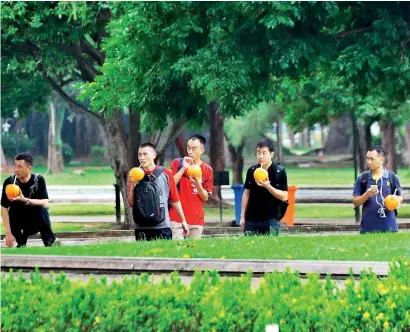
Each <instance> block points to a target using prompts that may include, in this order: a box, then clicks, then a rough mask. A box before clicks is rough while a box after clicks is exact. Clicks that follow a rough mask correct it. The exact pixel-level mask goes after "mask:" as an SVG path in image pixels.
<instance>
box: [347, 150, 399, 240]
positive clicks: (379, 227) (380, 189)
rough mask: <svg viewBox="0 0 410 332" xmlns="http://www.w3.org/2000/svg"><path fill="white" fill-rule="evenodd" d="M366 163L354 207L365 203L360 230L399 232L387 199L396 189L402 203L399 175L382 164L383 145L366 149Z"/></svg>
mask: <svg viewBox="0 0 410 332" xmlns="http://www.w3.org/2000/svg"><path fill="white" fill-rule="evenodd" d="M366 162H367V167H368V168H369V171H366V172H364V173H362V174H360V175H359V176H358V178H357V181H356V185H355V187H354V190H353V204H354V206H355V207H359V206H360V205H363V213H362V220H361V223H360V233H370V232H397V231H398V227H397V221H396V214H395V211H389V210H387V209H386V207H385V204H384V200H385V198H386V197H387V196H388V195H393V194H394V192H392V188H393V189H394V190H396V189H397V190H396V196H397V199H398V200H399V202H400V203H401V202H403V196H401V194H402V190H401V185H400V181H399V178H398V177H397V175H396V174H394V173H390V172H388V171H387V170H386V169H385V168H384V167H383V162H384V151H383V149H382V148H381V147H371V148H370V149H369V151H367V155H366Z"/></svg>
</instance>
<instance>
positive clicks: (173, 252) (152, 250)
mask: <svg viewBox="0 0 410 332" xmlns="http://www.w3.org/2000/svg"><path fill="white" fill-rule="evenodd" d="M409 243H410V233H397V234H367V235H328V236H312V235H305V236H301V235H290V236H285V235H282V236H278V237H269V236H266V237H232V238H215V239H202V240H186V241H167V240H161V241H153V242H138V243H119V242H114V243H105V244H91V245H85V246H62V247H51V248H43V247H31V248H23V249H18V250H17V249H8V248H6V249H3V248H2V249H1V253H2V254H17V255H27V254H36V255H45V254H46V255H69V256H120V257H173V258H222V259H223V258H226V259H311V260H360V261H391V260H392V259H393V258H397V257H402V258H404V259H409V258H410V246H409Z"/></svg>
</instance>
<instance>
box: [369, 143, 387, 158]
mask: <svg viewBox="0 0 410 332" xmlns="http://www.w3.org/2000/svg"><path fill="white" fill-rule="evenodd" d="M367 151H368V152H370V151H376V152H377V154H380V155H382V156H384V149H383V148H382V147H381V146H378V145H375V146H371V147H370V148H369V150H367Z"/></svg>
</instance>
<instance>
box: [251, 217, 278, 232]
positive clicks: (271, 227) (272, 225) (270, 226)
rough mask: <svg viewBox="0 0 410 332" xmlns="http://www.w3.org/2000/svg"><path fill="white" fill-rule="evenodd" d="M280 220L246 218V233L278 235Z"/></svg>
mask: <svg viewBox="0 0 410 332" xmlns="http://www.w3.org/2000/svg"><path fill="white" fill-rule="evenodd" d="M279 232H280V222H279V220H277V219H274V218H272V219H268V220H264V221H250V220H245V235H278V234H279Z"/></svg>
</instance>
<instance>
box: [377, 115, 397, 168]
mask: <svg viewBox="0 0 410 332" xmlns="http://www.w3.org/2000/svg"><path fill="white" fill-rule="evenodd" d="M380 130H381V133H382V146H383V149H384V152H385V158H386V161H385V162H384V166H385V167H386V168H387V169H388V170H389V171H393V172H397V162H396V146H395V133H396V127H395V125H394V124H393V123H391V122H390V123H385V122H382V123H380Z"/></svg>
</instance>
